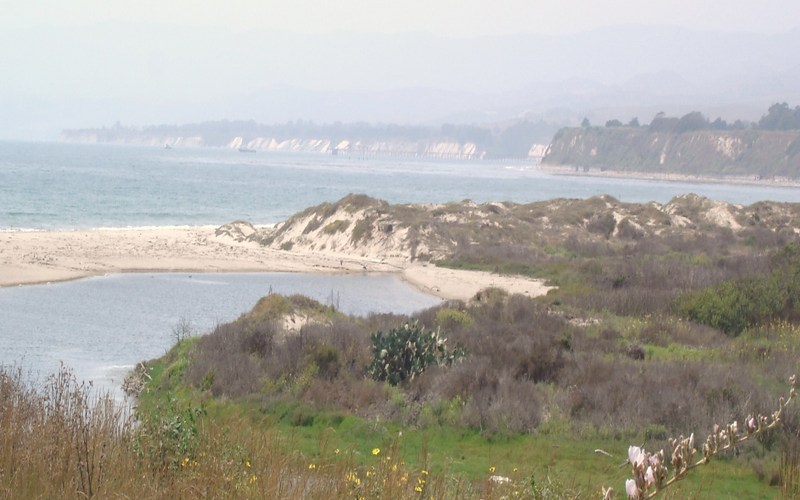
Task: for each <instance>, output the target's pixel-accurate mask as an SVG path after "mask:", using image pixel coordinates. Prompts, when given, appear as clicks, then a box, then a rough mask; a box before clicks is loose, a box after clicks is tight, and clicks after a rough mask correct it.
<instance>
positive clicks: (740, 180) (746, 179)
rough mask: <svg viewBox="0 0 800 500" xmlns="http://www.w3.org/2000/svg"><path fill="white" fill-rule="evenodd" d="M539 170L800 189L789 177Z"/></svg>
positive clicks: (560, 168)
mask: <svg viewBox="0 0 800 500" xmlns="http://www.w3.org/2000/svg"><path fill="white" fill-rule="evenodd" d="M536 169H537V170H540V171H542V172H544V173H548V174H554V175H566V176H574V177H605V178H611V179H632V180H652V181H666V182H683V183H698V184H725V185H732V186H733V185H744V186H766V187H787V188H797V187H800V180H796V179H789V178H787V177H760V176H756V175H727V176H713V175H690V174H679V173H674V172H639V171H630V170H612V169H605V170H602V169H600V168H599V167H592V168H589V169H587V170H584V168H583V167H575V166H569V165H541V164H540V165H537V167H536Z"/></svg>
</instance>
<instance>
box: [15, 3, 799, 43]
mask: <svg viewBox="0 0 800 500" xmlns="http://www.w3.org/2000/svg"><path fill="white" fill-rule="evenodd" d="M0 7H2V9H1V10H2V16H0V26H2V27H9V28H11V27H28V26H36V25H52V26H81V25H87V24H93V23H98V22H104V21H120V20H124V21H129V22H142V21H143V22H159V23H167V24H175V25H189V26H219V27H225V28H228V29H232V30H237V31H246V30H251V29H263V28H269V29H281V30H286V31H290V32H295V33H306V34H321V33H328V32H331V31H335V30H343V31H355V32H378V33H398V32H407V31H420V32H427V33H432V34H436V35H441V36H449V37H468V36H480V35H500V34H517V33H537V34H572V33H577V32H581V31H586V30H591V29H595V28H599V27H606V26H611V25H618V24H665V25H673V26H682V27H687V28H691V29H698V30H714V31H749V32H755V33H766V34H774V33H781V32H785V31H788V30H790V29H793V28H795V27H797V26H800V2H798V1H797V0H762V1H759V2H755V1H753V0H669V1H664V0H603V1H600V0H391V1H390V0H281V1H276V0H226V1H208V0H205V1H203V0H170V1H167V2H165V1H163V0H136V1H130V0H69V1H64V0H32V1H21V0H2V1H0Z"/></svg>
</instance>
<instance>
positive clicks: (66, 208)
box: [0, 142, 800, 231]
mask: <svg viewBox="0 0 800 500" xmlns="http://www.w3.org/2000/svg"><path fill="white" fill-rule="evenodd" d="M689 192H693V193H696V194H700V195H703V196H707V197H709V198H713V199H716V200H722V201H728V202H731V203H740V204H750V203H753V202H756V201H760V200H774V201H795V200H798V199H800V189H798V188H790V187H780V186H749V185H748V186H745V185H730V184H712V183H708V184H702V183H688V182H668V181H656V180H640V179H612V178H597V177H579V176H563V175H554V174H549V173H544V172H541V171H539V170H537V169H536V168H535V166H534V165H532V164H530V163H528V162H524V161H492V162H485V161H431V160H425V161H422V160H419V161H415V160H396V159H390V158H372V159H358V158H348V157H346V156H332V155H325V154H304V153H266V152H259V153H255V154H252V153H240V152H238V151H237V150H227V149H211V148H206V149H201V148H193V149H179V148H175V149H170V150H166V149H161V148H153V147H141V146H109V145H77V144H58V143H53V144H48V143H2V142H0V231H2V230H24V229H77V228H81V229H89V228H97V227H149V226H200V225H221V224H224V223H227V222H231V221H233V220H246V221H249V222H252V223H254V224H271V223H275V222H280V221H283V220H286V219H287V218H288V217H289V216H291V215H292V214H294V213H296V212H298V211H301V210H303V209H305V208H307V207H310V206H314V205H318V204H320V203H323V202H332V201H336V200H338V199H340V198H342V197H344V196H345V195H347V194H349V193H364V194H368V195H370V196H373V197H376V198H381V199H384V200H386V201H388V202H390V203H444V202H449V201H461V200H465V199H470V200H473V201H475V202H487V201H513V202H519V203H525V202H531V201H538V200H546V199H551V198H587V197H590V196H594V195H601V194H608V195H611V196H614V197H615V198H617V199H619V200H620V201H624V202H649V201H656V202H660V203H664V202H667V201H669V200H670V199H671V198H672V197H674V196H677V195H680V194H685V193H689Z"/></svg>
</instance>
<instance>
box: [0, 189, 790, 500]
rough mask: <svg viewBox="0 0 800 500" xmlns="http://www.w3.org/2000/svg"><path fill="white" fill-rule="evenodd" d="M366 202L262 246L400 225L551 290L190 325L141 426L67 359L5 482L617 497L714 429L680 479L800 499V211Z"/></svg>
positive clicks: (140, 410) (15, 488) (3, 491)
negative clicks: (69, 368) (197, 332)
mask: <svg viewBox="0 0 800 500" xmlns="http://www.w3.org/2000/svg"><path fill="white" fill-rule="evenodd" d="M357 201H358V202H359V206H358V207H354V208H353V209H351V212H350V213H355V212H358V211H361V215H360V216H359V217H361V218H360V219H356V218H354V219H353V220H352V221H350V222H342V223H338V224H336V225H331V223H332V222H334V221H335V220H345V218H344V216H343V215H342V214H344V213H348V211H347V210H346V208H345V207H332V206H325V207H321V209H322V210H323V211H324V213H326V214H327V216H328V217H327V218H326V217H322V216H321V215H320V214H319V213H317V212H314V211H313V210H312V211H308V213H304V214H298V216H296V217H295V218H294V219H293V220H294V221H295V222H294V224H292V223H291V221H290V222H287V224H286V225H285V226H284V227H283V232H280V231H281V228H278V229H277V230H276V231H278V232H277V233H272V234H271V235H266V236H265V235H264V234H256V235H255V237H256V238H261V240H260V241H262V243H263V244H268V245H276V246H280V245H284V244H285V243H286V242H287V241H292V242H293V243H294V244H295V245H297V246H303V245H310V244H311V243H310V241H311V240H310V235H313V234H314V232H315V231H319V232H322V233H323V234H325V233H326V231H327V234H328V236H331V237H333V236H336V235H339V236H341V237H342V240H341V242H344V241H352V234H349V233H348V231H353V230H354V228H355V227H356V226H358V223H359V220H370V221H371V222H370V225H369V226H368V229H369V230H365V231H364V232H363V233H361V234H362V236H361V237H360V238H359V241H360V242H361V244H362V245H365V248H370V250H369V251H370V252H375V254H376V255H380V253H379V251H378V248H379V247H380V244H379V242H380V241H385V242H390V243H392V244H396V243H397V241H399V240H392V239H391V238H386V236H385V235H386V234H388V233H387V231H386V228H387V227H388V226H387V224H391V227H392V230H391V231H390V232H391V233H394V234H397V232H398V231H403V228H404V227H407V228H411V229H409V230H408V231H409V232H410V233H412V237H413V239H414V240H415V243H416V246H415V247H414V248H416V249H421V248H426V249H428V250H426V251H425V252H419V253H416V254H415V258H423V256H425V258H431V260H433V261H435V262H436V264H437V265H440V266H449V267H457V268H463V269H480V270H484V271H486V270H488V271H492V272H497V273H505V274H514V273H516V274H524V275H526V276H533V277H537V278H545V279H547V280H548V281H549V283H550V284H551V285H553V286H554V287H555V288H554V289H553V290H551V291H550V292H549V293H548V294H547V295H545V296H541V297H526V296H522V295H509V294H508V293H506V292H505V291H503V290H499V289H487V290H484V291H482V292H480V293H479V294H478V295H476V296H475V297H473V298H472V299H471V300H469V301H450V302H445V303H442V304H441V305H439V306H437V307H434V308H431V309H428V310H424V311H419V312H418V313H415V314H414V315H411V316H404V315H392V314H382V315H370V316H367V317H352V316H346V315H344V314H342V313H341V312H339V311H337V310H336V309H335V307H333V306H332V305H323V304H319V303H317V302H315V301H312V300H310V299H307V298H305V297H299V296H291V297H285V296H281V295H268V296H266V297H264V298H262V299H261V300H260V301H259V302H258V303H257V304H255V306H254V307H253V309H252V310H251V311H250V312H248V313H247V314H244V315H242V316H241V317H240V318H238V319H237V320H236V321H233V322H231V323H228V324H221V325H219V326H218V327H217V328H215V329H214V330H213V331H211V332H206V333H205V334H204V335H201V336H192V335H187V333H188V332H190V331H191V328H186V325H178V326H176V329H175V332H173V333H174V338H175V341H176V343H175V346H174V347H173V348H172V349H171V350H170V352H169V353H167V354H166V355H165V356H164V357H162V358H160V359H157V360H151V361H148V362H145V363H142V364H141V365H140V366H139V367H138V368H137V370H136V371H135V372H134V373H133V374H132V376H131V377H130V378H129V380H128V381H127V384H126V387H127V389H128V390H129V391H130V392H131V393H132V394H133V395H134V396H135V411H134V412H133V414H132V415H130V416H125V415H121V414H120V413H119V409H117V408H115V407H114V406H112V405H110V404H109V403H108V401H107V400H104V399H93V398H91V397H90V396H89V392H88V391H87V390H86V388H82V387H81V386H79V385H78V384H76V383H75V382H74V381H73V380H72V379H71V378H70V376H69V373H68V372H64V373H61V374H59V375H57V376H54V377H53V378H51V379H50V380H49V381H48V382H47V383H46V384H44V387H43V388H41V387H38V388H37V387H35V386H33V385H31V384H29V383H27V382H25V381H24V377H22V376H21V375H22V374H19V373H15V372H13V371H9V370H5V371H3V372H2V375H1V376H0V410H2V414H0V427H1V428H0V431H1V433H0V495H2V496H21V497H30V496H44V497H57V496H64V497H78V496H100V497H108V496H137V497H179V498H180V497H198V496H206V497H228V496H230V497H244V498H247V497H258V498H265V497H266V498H300V497H302V498H318V497H325V498H592V497H596V498H599V497H602V495H603V493H604V488H609V487H611V488H613V489H614V490H615V491H616V497H618V498H624V497H625V496H626V495H627V494H629V493H630V491H631V490H630V489H627V493H626V488H628V487H629V485H630V481H634V486H635V485H636V481H640V482H641V483H642V484H645V483H647V481H648V478H649V477H650V476H648V473H647V467H644V466H643V464H644V460H646V461H647V464H650V463H653V462H651V460H656V461H658V460H660V464H661V465H666V466H667V470H666V471H663V473H664V477H662V478H660V479H658V481H659V484H663V483H665V482H666V481H667V480H668V479H669V478H671V477H672V476H673V475H674V474H675V472H676V470H677V471H678V472H679V474H680V471H681V468H680V466H676V465H675V462H674V456H675V452H676V450H678V452H680V453H682V455H681V457H682V460H683V462H681V463H682V464H683V466H686V464H688V463H694V462H697V461H698V460H701V459H702V458H703V456H704V446H705V445H706V444H707V443H708V441H707V439H706V438H707V437H708V436H711V440H712V442H713V441H714V440H716V441H715V442H716V444H715V445H714V446H715V447H714V448H713V449H714V453H713V454H712V455H713V457H712V456H711V455H709V457H710V460H709V463H708V464H707V465H703V466H702V467H696V468H694V469H691V472H688V469H687V473H686V478H685V480H681V481H679V482H677V483H676V484H675V485H674V486H670V487H669V489H668V490H667V494H668V495H674V496H675V497H680V498H685V497H695V498H699V497H702V498H709V497H710V498H732V497H735V498H742V497H748V498H763V497H767V498H772V497H776V496H785V497H793V496H796V495H797V494H800V465H799V464H800V440H799V439H798V432H800V419H799V418H798V416H800V413H798V408H797V405H796V404H789V403H791V398H789V397H788V395H789V394H790V391H792V386H791V385H790V382H789V381H790V378H791V376H792V375H794V374H795V373H796V372H797V371H798V365H797V360H798V359H800V358H798V354H800V324H799V322H798V320H800V299H798V297H800V241H799V240H798V235H797V231H796V229H795V228H796V227H798V225H797V224H795V223H794V221H795V220H796V217H797V215H796V214H797V213H798V207H797V206H796V205H793V204H774V203H761V204H756V205H753V206H750V207H736V206H731V205H727V204H719V203H716V202H712V201H710V200H705V199H702V198H698V197H692V196H688V197H684V198H680V199H676V200H673V202H672V203H671V204H670V205H669V207H668V208H665V207H656V206H654V205H652V204H649V205H630V204H621V203H619V202H617V201H616V200H613V199H612V198H608V197H604V198H594V199H590V200H585V201H579V200H560V201H554V202H551V203H550V204H549V205H548V204H544V203H542V204H531V205H528V206H513V205H511V204H496V205H494V204H493V205H486V206H478V207H476V206H474V205H473V204H469V203H464V204H461V205H460V206H458V204H453V205H450V206H447V207H427V208H425V210H418V209H417V208H415V207H399V208H398V209H395V207H391V206H386V205H384V204H381V203H373V202H371V201H369V200H366V199H361V198H357ZM365 207H366V208H365ZM370 207H373V208H372V209H375V210H378V211H379V212H380V213H370V212H369V210H370V209H371V208H370ZM365 210H366V211H365ZM426 213H427V214H429V215H427V217H428V219H426V218H425V217H426V215H425V214H426ZM501 213H502V214H503V215H504V216H503V217H501V216H500V214H501ZM403 214H405V215H403ZM403 217H409V219H408V220H410V221H411V222H410V223H408V224H407V225H404V219H403ZM390 219H391V222H390ZM479 219H480V220H481V222H479V223H476V222H475V221H476V220H479ZM543 219H544V220H543ZM310 221H314V224H312V228H311V229H310V230H309V231H307V232H306V233H305V234H303V232H302V231H299V230H298V231H295V232H291V227H293V226H295V227H298V228H300V227H309V223H310ZM526 221H527V222H526ZM525 223H527V224H529V226H523V224H525ZM534 224H536V225H541V227H542V229H541V230H538V231H533V230H530V231H529V230H528V229H527V228H530V227H531V226H532V225H534ZM363 225H365V223H364V224H363ZM365 227H366V225H365ZM381 227H382V228H384V231H383V232H380V231H379V228H381ZM469 227H472V229H473V231H472V233H470V231H469ZM521 227H525V228H526V229H525V230H524V231H522V230H520V228H521ZM426 228H433V229H435V230H430V231H429V230H428V229H426ZM427 234H432V235H434V236H433V237H435V238H436V239H435V240H426V239H425V238H426V236H425V235H427ZM370 235H372V236H370ZM447 236H452V238H451V239H449V240H448V239H447V238H446V237H447ZM448 241H449V242H450V243H448ZM328 242H329V244H330V240H328ZM340 244H342V245H343V243H340ZM384 244H388V243H384ZM369 245H373V246H372V247H370V246H369ZM375 245H377V246H375ZM403 248H406V249H411V248H412V247H411V246H408V247H403ZM396 249H397V248H394V250H396ZM781 398H783V399H781ZM787 402H788V403H787ZM778 408H780V412H781V413H780V414H777V415H776V413H775V412H776V411H778ZM762 417H763V418H762ZM735 422H736V423H735ZM715 426H717V427H715ZM690 438H691V439H690ZM745 438H746V439H745ZM631 447H634V448H631ZM661 449H663V450H665V454H664V455H663V457H662V458H661V459H659V458H658V457H659V456H660V455H659V454H658V453H656V452H657V451H658V450H661ZM709 449H710V448H709ZM644 450H649V451H650V453H647V452H645V451H644ZM692 450H695V451H694V452H692ZM643 457H645V458H643ZM653 457H656V458H653ZM637 467H638V469H637ZM653 468H654V470H656V471H660V470H661V469H659V468H658V467H656V466H653ZM632 469H633V470H632ZM637 470H638V472H637ZM659 474H660V473H659ZM639 476H641V477H639ZM626 480H627V481H628V483H626ZM653 481H656V479H653ZM648 484H649V483H648ZM653 488H654V487H651V488H650V490H648V491H650V492H652V491H654V489H653ZM642 490H643V488H640V489H639V490H636V491H637V492H636V495H641V496H642V497H643V495H644V493H643V491H642Z"/></svg>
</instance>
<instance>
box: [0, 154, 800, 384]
mask: <svg viewBox="0 0 800 500" xmlns="http://www.w3.org/2000/svg"><path fill="white" fill-rule="evenodd" d="M689 192H693V193H697V194H700V195H704V196H708V197H710V198H713V199H717V200H724V201H729V202H732V203H740V204H749V203H753V202H755V201H759V200H776V201H798V200H800V190H798V189H797V188H786V187H778V186H742V185H724V184H702V183H686V182H666V181H654V180H652V181H651V180H634V179H608V178H590V177H571V176H558V175H552V174H547V173H542V172H539V171H537V170H536V169H535V167H534V166H533V165H531V164H529V163H526V162H521V161H503V162H499V161H498V162H480V161H472V162H467V161H412V160H395V159H387V158H377V159H375V158H373V159H359V158H348V157H344V156H337V157H334V156H330V155H322V154H293V153H282V154H280V153H262V152H259V153H256V154H242V153H239V152H238V151H235V150H221V149H220V150H216V149H172V150H165V149H160V148H148V147H133V146H130V147H128V146H103V145H70V144H40V143H3V142H0V231H18V230H30V229H78V228H80V229H87V228H98V227H152V226H201V225H202V226H206V225H220V224H224V223H226V222H230V221H233V220H237V219H243V220H247V221H250V222H252V223H255V224H269V223H275V222H280V221H283V220H285V219H286V218H288V217H289V216H291V215H292V214H294V213H296V212H298V211H300V210H303V209H305V208H307V207H309V206H313V205H317V204H319V203H322V202H331V201H336V200H338V199H340V198H341V197H343V196H345V195H347V194H348V193H364V194H368V195H370V196H373V197H377V198H382V199H384V200H386V201H389V202H391V203H443V202H448V201H460V200H464V199H471V200H473V201H476V202H486V201H514V202H520V203H524V202H531V201H537V200H545V199H551V198H561V197H566V198H586V197H589V196H594V195H600V194H610V195H612V196H614V197H616V198H617V199H619V200H621V201H625V202H648V201H656V202H661V203H663V202H666V201H668V200H669V199H671V198H672V197H674V196H677V195H680V194H685V193H689ZM0 244H7V243H0ZM270 288H272V290H273V291H275V292H279V293H302V294H305V295H309V296H311V297H314V298H317V299H319V300H321V301H323V302H325V301H326V300H328V299H329V298H330V297H331V296H336V297H338V300H339V301H340V308H341V309H342V310H343V311H345V312H347V313H352V314H366V313H369V312H398V313H407V312H411V311H415V310H418V309H421V308H424V307H428V306H431V305H433V304H436V303H438V300H437V299H436V298H434V297H431V296H427V295H424V294H422V293H420V292H418V291H417V290H415V289H413V288H412V287H410V286H409V285H408V284H406V283H403V282H402V281H400V280H398V279H397V278H396V277H391V276H318V275H301V274H293V275H282V274H275V273H269V274H225V275H223V274H218V275H217V274H215V275H211V274H208V275H194V276H191V277H189V276H188V275H171V274H156V275H122V276H108V277H98V278H91V279H85V280H78V281H74V282H69V283H58V284H51V285H36V286H26V287H13V288H5V289H0V313H1V314H2V316H0V317H2V321H0V364H3V365H9V364H15V365H17V366H20V367H22V368H23V369H25V370H28V371H30V372H32V373H36V374H38V375H39V376H44V375H45V374H47V373H50V372H52V371H54V370H56V369H57V368H58V364H59V363H61V362H63V363H64V364H66V365H68V366H70V367H72V368H73V369H74V370H75V371H76V374H77V375H78V376H79V378H82V379H85V380H90V381H93V383H94V384H95V385H96V386H98V387H102V388H111V389H113V390H117V391H118V387H119V385H118V384H119V382H120V381H121V379H122V377H123V376H124V373H125V372H126V371H127V370H128V369H129V368H130V367H131V366H132V365H133V364H135V363H136V362H138V361H141V360H145V359H150V358H153V357H156V356H159V355H161V354H163V353H164V352H165V351H166V350H167V348H168V347H169V346H170V345H171V343H172V337H171V332H172V328H174V327H175V326H176V325H177V323H178V322H179V321H180V320H181V319H185V320H188V321H190V322H191V323H193V324H194V325H195V326H196V327H197V329H198V331H200V332H203V331H208V330H209V329H210V328H212V327H213V326H214V325H215V324H216V323H218V322H225V321H230V320H232V319H235V318H236V317H237V316H238V315H240V314H241V313H243V312H245V311H247V310H249V309H250V308H251V307H252V306H253V305H254V304H255V302H256V301H257V300H258V299H259V298H260V297H261V296H263V295H265V294H266V293H268V292H269V290H270Z"/></svg>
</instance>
